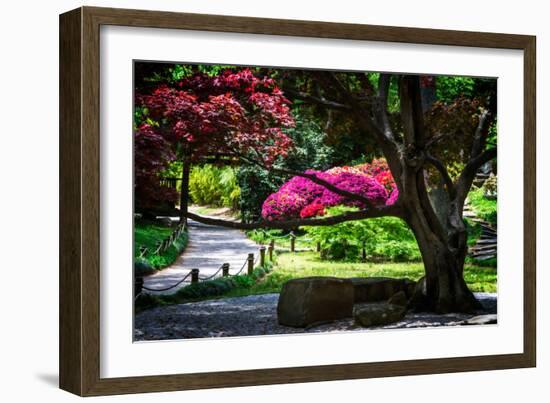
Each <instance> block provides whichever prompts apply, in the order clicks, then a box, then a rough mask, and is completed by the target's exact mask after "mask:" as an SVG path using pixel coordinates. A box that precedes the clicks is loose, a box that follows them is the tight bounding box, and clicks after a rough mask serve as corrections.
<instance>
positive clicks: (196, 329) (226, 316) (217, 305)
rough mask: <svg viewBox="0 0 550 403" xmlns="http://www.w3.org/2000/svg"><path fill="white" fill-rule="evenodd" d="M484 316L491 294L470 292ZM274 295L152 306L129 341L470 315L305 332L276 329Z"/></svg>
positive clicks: (442, 321) (453, 320)
mask: <svg viewBox="0 0 550 403" xmlns="http://www.w3.org/2000/svg"><path fill="white" fill-rule="evenodd" d="M476 297H477V298H478V299H479V300H480V301H481V303H482V304H483V306H484V308H485V310H486V312H484V313H485V314H496V309H497V303H496V302H497V297H496V294H489V293H476ZM278 298H279V294H263V295H250V296H247V297H238V298H225V299H219V300H210V301H202V302H195V303H188V304H180V305H171V306H165V307H158V308H154V309H150V310H147V311H144V312H142V313H140V314H138V315H136V317H135V335H134V336H135V340H136V341H141V340H166V339H191V338H201V337H222V336H233V337H235V336H253V335H267V334H290V333H315V332H335V331H368V330H371V329H379V328H384V329H396V328H414V327H428V326H453V325H461V324H464V321H465V320H468V319H470V318H472V317H473V316H474V315H464V314H448V315H435V314H431V313H409V314H407V316H406V317H405V318H404V319H403V320H401V321H399V322H396V323H393V324H391V325H388V326H383V327H378V328H369V329H365V328H361V327H357V326H355V325H354V323H353V319H351V318H350V319H345V320H340V321H336V322H332V323H327V324H323V325H319V326H315V327H311V328H309V329H297V328H292V327H286V326H280V325H279V324H278V323H277V301H278Z"/></svg>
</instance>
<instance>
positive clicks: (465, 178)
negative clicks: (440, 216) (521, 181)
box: [456, 148, 497, 207]
mask: <svg viewBox="0 0 550 403" xmlns="http://www.w3.org/2000/svg"><path fill="white" fill-rule="evenodd" d="M496 156H497V149H496V148H489V149H487V150H485V151H483V152H482V153H481V154H479V155H478V156H477V157H475V158H473V159H471V160H470V161H469V162H468V163H467V164H466V166H465V167H464V170H463V171H462V173H461V174H460V176H459V177H458V179H457V182H456V200H457V202H458V205H459V207H462V206H463V205H464V201H465V200H466V196H467V195H468V192H469V191H470V188H471V187H472V183H473V181H474V179H475V176H476V173H477V171H478V169H479V168H480V167H481V166H482V165H483V164H485V163H487V162H489V161H491V160H492V159H495V158H496Z"/></svg>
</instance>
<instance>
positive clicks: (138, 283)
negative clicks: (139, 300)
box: [134, 276, 143, 298]
mask: <svg viewBox="0 0 550 403" xmlns="http://www.w3.org/2000/svg"><path fill="white" fill-rule="evenodd" d="M142 289H143V277H141V276H136V277H135V278H134V298H135V297H137V296H138V295H139V293H140V292H141V290H142Z"/></svg>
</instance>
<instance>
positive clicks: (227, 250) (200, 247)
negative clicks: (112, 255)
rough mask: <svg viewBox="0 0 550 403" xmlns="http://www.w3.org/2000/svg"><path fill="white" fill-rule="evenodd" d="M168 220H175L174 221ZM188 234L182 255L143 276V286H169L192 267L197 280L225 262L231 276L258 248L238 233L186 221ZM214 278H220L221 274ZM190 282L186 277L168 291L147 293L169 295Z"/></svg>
mask: <svg viewBox="0 0 550 403" xmlns="http://www.w3.org/2000/svg"><path fill="white" fill-rule="evenodd" d="M172 219H173V220H176V218H172ZM188 231H189V243H188V245H187V247H186V248H185V251H184V252H183V254H182V255H180V256H179V257H178V258H177V260H176V261H175V262H174V264H173V265H171V266H169V267H167V268H165V269H163V270H160V271H158V272H156V273H155V274H152V275H150V276H147V277H144V279H143V280H144V285H145V287H148V288H153V289H162V288H167V287H170V286H171V285H173V284H176V283H177V282H178V281H180V280H181V279H182V278H183V277H185V275H187V274H188V273H189V272H190V271H191V269H194V268H198V269H200V276H201V277H206V276H210V275H212V274H214V273H215V272H216V271H217V270H218V268H219V267H220V266H221V265H222V263H229V265H230V269H229V273H230V274H235V273H236V272H238V271H239V269H240V268H241V267H242V266H243V263H244V262H245V260H246V258H247V256H248V254H249V253H254V254H255V255H257V254H258V245H256V244H255V243H254V242H253V241H251V240H249V239H248V238H247V237H246V235H245V234H244V233H243V232H242V231H240V230H236V229H231V228H224V227H217V226H212V225H206V224H201V223H199V222H197V221H193V220H189V221H188ZM244 270H246V268H245V269H244ZM217 276H221V272H220V273H219V274H218V275H217ZM217 276H216V277H217ZM190 280H191V277H188V279H187V280H186V281H185V282H184V283H182V284H180V285H178V286H177V287H175V288H172V289H170V290H168V291H163V292H152V291H147V292H148V293H151V294H173V293H174V292H176V291H177V290H178V289H180V288H182V287H184V286H186V285H188V284H189V281H190Z"/></svg>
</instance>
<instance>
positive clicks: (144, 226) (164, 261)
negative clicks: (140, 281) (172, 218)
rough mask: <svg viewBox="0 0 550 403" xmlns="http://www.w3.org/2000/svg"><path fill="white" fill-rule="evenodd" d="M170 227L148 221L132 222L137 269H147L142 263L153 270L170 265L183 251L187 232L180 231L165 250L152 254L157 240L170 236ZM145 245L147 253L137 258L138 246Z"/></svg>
mask: <svg viewBox="0 0 550 403" xmlns="http://www.w3.org/2000/svg"><path fill="white" fill-rule="evenodd" d="M171 232H172V228H168V227H164V226H161V225H157V224H154V223H149V222H141V221H136V222H135V223H134V258H135V262H138V263H139V264H138V267H137V268H136V269H138V270H147V268H146V267H142V264H143V265H148V266H150V267H152V268H153V269H155V270H158V269H162V268H164V267H166V266H169V265H171V264H172V263H174V262H175V261H176V259H177V257H178V256H179V255H180V254H181V253H182V252H183V250H184V249H185V247H186V246H187V241H188V235H187V232H182V233H181V235H180V236H179V237H178V238H177V239H176V240H175V241H174V242H173V243H172V245H170V247H169V248H168V249H166V251H164V252H163V253H162V254H160V255H153V253H152V252H153V251H154V250H155V249H156V247H157V242H158V241H162V240H163V239H165V238H167V237H168V236H170V233H171ZM140 246H145V247H146V248H147V249H148V250H149V253H147V254H146V255H145V256H144V257H143V258H139V254H140V251H139V248H140Z"/></svg>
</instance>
